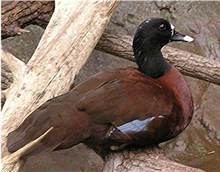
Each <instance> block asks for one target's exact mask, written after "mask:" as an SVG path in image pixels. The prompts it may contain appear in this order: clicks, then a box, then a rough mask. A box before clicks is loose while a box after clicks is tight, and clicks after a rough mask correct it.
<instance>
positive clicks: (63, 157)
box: [3, 1, 220, 172]
mask: <svg viewBox="0 0 220 172" xmlns="http://www.w3.org/2000/svg"><path fill="white" fill-rule="evenodd" d="M219 16H220V2H214V1H213V2H185V1H184V2H150V1H145V2H136V1H135V2H131V1H129V2H128V1H126V2H123V3H121V4H120V5H119V7H118V8H117V9H116V10H115V12H114V14H113V16H112V18H111V21H110V23H109V25H108V27H109V28H112V29H114V30H116V31H118V32H121V33H124V34H129V35H133V33H134V32H135V28H136V27H137V25H138V24H140V23H141V22H142V21H143V20H145V19H146V18H148V17H163V18H166V19H168V20H170V21H171V22H172V24H173V25H175V26H176V30H179V31H180V32H183V33H186V34H188V35H190V36H192V37H194V38H195V41H194V42H193V43H190V44H186V43H172V44H170V45H172V46H175V47H177V48H179V49H182V50H185V51H190V52H193V53H196V54H199V55H203V56H205V57H207V58H211V59H215V60H216V61H220V32H219V30H220V18H219ZM32 28H33V27H31V33H29V34H26V37H25V35H24V37H25V38H24V39H21V37H17V38H15V39H17V40H14V39H12V38H9V39H8V40H7V41H3V44H5V45H6V46H7V47H8V49H10V51H16V52H14V54H15V55H17V56H18V57H20V58H22V59H23V60H24V61H26V62H27V61H28V58H29V57H30V56H31V54H32V52H33V51H34V47H35V45H36V44H37V41H38V40H39V39H40V37H39V35H40V34H42V33H43V31H42V29H40V28H38V27H34V29H33V30H32ZM36 28H37V29H36ZM29 30H30V29H29ZM13 40H14V43H13ZM27 40H28V41H29V42H28V43H27V42H26V41H27ZM33 42H35V45H31V44H33ZM18 45H21V46H18ZM18 47H20V50H17V49H18ZM27 50H28V51H27ZM128 65H135V64H134V63H132V62H128V61H126V60H123V59H119V58H117V57H113V56H110V55H107V54H104V53H100V52H98V51H94V52H93V53H92V55H91V58H90V59H89V60H88V62H87V64H86V65H85V66H84V68H83V69H82V71H81V72H80V74H79V75H78V77H77V79H76V83H79V82H80V81H82V80H84V79H85V78H87V77H88V76H90V75H92V74H94V73H97V72H99V71H101V70H105V69H106V68H115V67H123V66H128ZM186 78H187V81H188V83H189V85H190V88H191V90H192V93H193V97H194V100H195V113H194V117H193V121H192V122H191V124H190V126H189V127H188V128H187V129H186V130H185V131H184V132H183V133H182V134H181V135H180V136H178V137H177V138H175V139H173V140H172V141H170V142H169V143H165V144H163V145H161V146H163V147H164V149H165V150H166V154H167V156H168V157H170V158H171V159H173V160H175V161H177V162H180V163H183V164H186V165H189V166H193V167H197V168H201V169H204V170H206V171H209V172H217V171H220V163H219V162H220V125H219V124H220V106H219V105H220V86H218V85H214V84H210V83H207V82H204V81H201V80H198V79H194V78H190V77H186ZM69 162H71V164H70V163H69ZM102 167H103V162H102V160H101V159H100V158H99V157H98V156H97V155H96V154H95V153H94V152H92V151H91V150H89V149H87V148H85V147H84V146H83V145H80V146H77V147H75V148H71V149H69V150H64V151H59V152H55V153H52V154H51V153H45V154H41V155H37V156H34V157H31V158H29V159H28V162H27V164H26V165H25V168H24V169H23V172H26V171H27V172H29V171H32V172H35V171H54V172H55V171H102Z"/></svg>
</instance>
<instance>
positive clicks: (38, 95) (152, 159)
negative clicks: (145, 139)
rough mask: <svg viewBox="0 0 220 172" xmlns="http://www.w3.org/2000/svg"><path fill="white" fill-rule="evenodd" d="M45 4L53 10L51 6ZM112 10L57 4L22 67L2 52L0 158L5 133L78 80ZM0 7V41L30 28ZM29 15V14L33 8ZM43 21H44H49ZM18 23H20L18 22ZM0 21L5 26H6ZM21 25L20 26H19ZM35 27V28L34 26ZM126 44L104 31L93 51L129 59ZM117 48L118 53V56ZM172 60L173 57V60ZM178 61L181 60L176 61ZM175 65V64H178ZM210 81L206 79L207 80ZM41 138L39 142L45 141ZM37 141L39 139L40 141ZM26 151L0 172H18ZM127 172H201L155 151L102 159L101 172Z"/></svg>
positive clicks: (103, 4)
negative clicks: (5, 77)
mask: <svg viewBox="0 0 220 172" xmlns="http://www.w3.org/2000/svg"><path fill="white" fill-rule="evenodd" d="M13 3H17V4H19V8H18V9H20V8H23V7H24V6H25V5H21V4H20V3H24V4H25V3H30V2H13ZM39 3H41V5H40V6H38V5H35V6H37V9H38V10H39V9H41V8H43V6H44V5H45V4H44V2H39ZM50 3H51V4H52V3H53V2H50ZM50 3H48V4H50ZM33 4H34V2H33ZM33 4H31V5H30V6H28V8H31V9H32V7H33ZM48 4H47V3H46V5H47V6H49V5H48ZM51 4H50V5H51ZM117 4H118V2H117V1H107V0H106V1H105V0H102V1H101V0H98V1H90V0H88V1H80V0H78V1H74V2H72V3H69V2H62V1H56V8H55V12H54V14H53V16H52V18H51V21H50V23H49V25H48V26H47V29H46V31H45V33H44V35H43V37H42V39H41V41H40V43H39V45H38V48H37V49H36V51H35V53H34V55H33V56H32V57H31V59H30V61H29V62H28V64H27V65H26V64H24V63H23V62H21V61H19V60H17V59H16V58H15V57H14V56H12V55H11V54H10V53H7V52H5V51H2V59H3V61H4V62H5V63H6V64H7V65H8V66H9V68H10V69H11V71H12V73H13V77H14V81H13V84H12V86H11V87H10V88H9V89H7V90H6V91H5V92H4V95H5V97H6V102H5V105H4V107H3V111H2V112H3V117H2V143H3V144H2V154H3V157H4V156H6V155H8V152H7V149H6V147H5V143H6V140H5V136H6V135H7V134H8V133H9V132H10V131H12V130H13V129H15V128H16V127H17V126H18V125H19V124H20V123H21V121H22V120H23V119H24V118H25V117H26V116H27V115H28V114H29V113H30V112H32V111H33V110H34V109H36V108H37V107H38V106H39V105H41V104H42V103H44V102H45V101H46V100H48V99H49V98H51V97H53V96H57V95H60V94H62V93H64V92H66V91H68V89H69V86H70V85H71V84H72V83H73V80H74V76H75V74H77V72H78V71H79V69H80V68H81V66H82V65H83V64H84V63H85V61H86V59H87V57H88V56H89V54H90V53H91V51H92V49H93V48H94V47H95V45H96V43H97V42H98V40H99V38H100V36H101V34H102V32H103V31H104V28H105V25H106V23H107V21H108V19H109V17H110V15H111V13H112V11H113V9H114V8H115V7H116V6H117ZM5 5H6V6H7V10H2V12H3V15H2V25H3V27H2V29H3V30H4V28H5V32H4V31H2V34H3V38H4V37H7V34H8V36H14V35H16V34H21V33H22V32H26V30H23V29H21V27H23V26H24V25H25V24H27V23H30V21H28V22H27V20H22V17H21V18H19V17H16V14H17V15H18V14H19V15H21V14H22V12H21V11H20V13H16V12H14V13H13V17H14V18H15V23H13V24H12V23H11V24H10V15H8V16H7V17H5V15H6V14H7V13H8V12H9V11H10V10H14V9H15V8H9V6H10V3H8V2H7V3H5ZM5 8H6V7H5ZM26 8H27V7H26ZM3 9H4V6H3ZM73 9H75V10H73ZM32 10H34V8H33V9H32ZM18 11H19V10H18ZM39 11H40V10H39ZM39 11H38V12H37V14H38V15H39V13H40V12H39ZM48 11H50V12H49V13H48V14H50V13H51V11H53V6H50V8H49V10H48ZM32 13H34V14H35V12H33V11H31V12H30V11H29V10H27V11H26V14H25V15H32ZM44 13H45V14H47V11H44ZM19 15H18V16H19ZM38 15H36V16H35V17H34V18H31V17H29V18H30V19H31V20H37V18H38V17H37V16H38ZM39 16H40V15H39ZM46 16H47V17H48V15H46ZM23 18H25V17H24V16H23ZM6 19H7V20H6ZM20 19H21V20H20ZM16 20H17V22H16ZM5 21H7V22H8V23H7V24H5ZM18 21H19V22H18ZM22 21H25V22H24V23H22ZM37 21H38V22H39V20H37ZM43 21H45V20H43ZM4 24H5V25H4ZM73 28H74V29H73ZM77 28H80V29H77ZM117 38H118V39H117ZM91 40H92V41H91ZM131 40H132V39H131V37H129V36H121V37H117V35H116V34H115V33H111V32H108V31H106V32H105V34H104V35H103V37H102V39H101V40H100V43H99V44H98V46H97V48H98V49H102V50H103V49H104V50H103V51H106V52H111V53H112V54H116V55H119V56H122V57H124V58H125V57H126V58H127V57H129V58H130V59H132V58H133V55H132V51H131ZM108 41H109V42H108ZM110 43H111V44H110ZM63 45H68V46H63ZM100 45H102V46H100ZM104 45H105V46H104ZM115 45H117V46H115ZM103 47H104V48H103ZM118 47H119V48H121V49H120V50H117V48H118ZM122 48H124V49H122ZM164 51H165V53H168V54H169V53H170V54H172V53H176V52H175V51H173V50H172V49H171V52H169V51H168V50H167V52H166V49H165V50H164ZM184 55H186V52H184ZM171 56H172V55H171ZM173 56H174V57H176V55H175V54H174V55H173ZM167 57H168V55H167ZM178 57H179V58H180V59H181V56H178ZM193 57H194V55H193V54H190V55H189V58H188V59H189V60H190V59H191V58H193ZM198 58H200V56H198ZM201 58H202V57H201ZM177 60H178V59H177ZM171 61H172V60H171ZM193 61H195V60H193ZM183 62H184V64H183V66H187V63H186V62H185V60H184V59H183V60H182V63H183ZM200 62H203V61H198V63H197V64H196V66H197V68H198V71H199V68H200V67H199V66H200ZM176 63H177V64H178V62H176ZM207 64H210V66H212V67H215V66H216V70H214V71H213V73H214V74H213V73H211V74H210V73H208V76H211V78H212V76H215V77H217V81H218V82H217V83H219V78H218V77H219V72H218V70H219V67H218V66H217V65H219V64H217V65H216V64H215V63H212V62H210V61H208V62H207ZM177 66H178V65H177ZM183 66H182V68H183V69H184V70H186V71H190V70H189V69H191V70H192V71H193V72H194V73H195V70H193V68H191V67H189V69H187V68H185V67H183ZM180 68H181V67H180ZM204 68H205V67H203V70H204ZM203 70H202V71H203ZM207 71H208V70H207ZM216 71H217V72H216ZM196 72H197V71H196ZM208 72H210V71H208ZM201 73H202V72H201ZM203 73H204V72H203ZM61 78H62V80H61ZM201 78H202V77H201ZM204 78H205V77H204ZM206 78H207V77H206ZM209 79H210V77H209V78H208V79H206V80H209ZM214 80H216V78H214V79H213V81H214ZM57 85H59V87H57ZM48 132H49V131H48ZM46 134H47V133H45V135H46ZM42 137H44V135H43V136H42ZM42 137H41V138H39V139H42ZM37 142H38V140H36V142H35V143H33V144H37ZM29 146H32V144H30V145H27V147H26V146H25V147H24V148H23V149H22V150H19V151H18V152H17V153H14V154H11V155H8V156H7V157H5V158H4V159H3V170H5V171H17V169H19V168H20V167H21V164H22V163H23V162H22V161H20V160H19V157H20V156H21V155H22V152H23V151H26V149H28V147H29ZM131 170H135V171H143V170H144V171H145V170H146V171H158V170H160V171H170V170H171V171H202V170H198V169H194V168H191V167H187V166H184V165H180V164H177V163H174V162H172V161H170V160H169V159H167V158H165V157H164V155H163V153H162V152H160V151H159V150H158V149H147V150H139V151H123V152H121V153H114V154H111V155H110V156H109V157H107V158H106V165H105V170H104V171H131Z"/></svg>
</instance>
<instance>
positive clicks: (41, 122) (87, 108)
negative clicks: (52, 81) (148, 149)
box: [7, 18, 193, 157]
mask: <svg viewBox="0 0 220 172" xmlns="http://www.w3.org/2000/svg"><path fill="white" fill-rule="evenodd" d="M171 41H185V42H191V41H193V39H192V38H191V37H189V36H185V35H182V34H179V33H178V32H176V31H175V28H174V26H173V25H172V24H170V23H169V22H168V21H166V20H164V19H161V18H152V19H149V20H146V21H144V22H143V23H142V24H141V25H140V26H139V27H138V29H137V32H136V34H135V36H134V41H133V50H134V56H135V58H136V61H137V64H138V69H137V68H132V67H128V68H120V69H113V70H110V71H106V72H101V73H98V74H96V75H94V76H92V77H90V78H89V79H87V80H86V81H84V82H83V83H81V84H79V85H78V86H76V87H75V88H73V89H72V90H70V91H69V92H67V93H66V94H63V95H61V96H58V97H55V98H52V99H51V100H48V101H47V102H46V103H44V104H43V105H42V106H40V107H39V108H38V109H36V110H35V111H34V112H32V113H31V114H30V115H29V116H28V117H27V118H26V119H25V120H24V122H23V123H22V124H21V125H20V126H19V127H18V128H17V129H16V130H15V131H13V132H11V133H10V134H9V135H8V137H7V141H8V142H7V147H8V150H9V152H14V151H16V150H18V149H19V148H21V147H23V146H24V145H26V144H27V143H29V142H31V141H32V140H34V139H36V138H38V137H39V136H41V135H42V134H44V133H45V132H46V131H47V130H48V129H49V128H51V127H53V129H52V130H51V131H50V132H49V134H48V135H47V136H46V137H45V138H44V139H43V140H42V141H41V143H40V144H38V145H37V146H36V147H34V148H32V149H30V150H29V151H28V152H26V154H25V155H24V156H25V157H26V156H30V155H33V154H37V153H40V152H43V151H48V150H50V151H53V150H60V149H66V148H70V147H72V146H74V145H77V144H79V143H85V144H86V145H88V146H89V147H91V148H96V147H97V146H99V147H103V148H104V149H106V150H107V149H108V150H115V149H121V148H123V147H124V146H126V145H152V144H158V143H160V142H164V141H167V140H169V139H172V138H173V137H175V136H177V135H178V134H180V133H181V132H182V131H183V130H184V129H185V128H186V127H187V126H188V124H189V123H190V121H191V118H192V114H193V100H192V95H191V92H190V89H189V87H188V85H187V83H186V81H185V79H184V77H183V76H182V75H181V74H180V72H179V71H178V70H177V69H175V67H173V66H172V65H171V64H169V63H168V62H167V61H166V60H165V59H164V58H163V55H162V53H161V48H162V47H163V46H164V45H166V44H167V43H169V42H171Z"/></svg>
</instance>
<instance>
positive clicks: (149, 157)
mask: <svg viewBox="0 0 220 172" xmlns="http://www.w3.org/2000/svg"><path fill="white" fill-rule="evenodd" d="M112 171H135V172H143V171H146V172H156V171H161V172H202V171H203V170H199V169H196V168H192V167H188V166H185V165H182V164H179V163H176V162H173V161H171V160H169V159H168V158H167V157H165V156H164V154H163V150H161V149H159V148H157V147H154V148H150V149H139V150H130V151H129V150H126V151H123V152H120V153H114V154H111V155H110V156H109V157H108V159H107V160H106V164H105V168H104V172H112Z"/></svg>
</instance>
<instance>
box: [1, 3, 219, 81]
mask: <svg viewBox="0 0 220 172" xmlns="http://www.w3.org/2000/svg"><path fill="white" fill-rule="evenodd" d="M2 7H3V8H2V37H3V38H6V37H9V36H14V35H16V34H21V33H22V31H24V32H26V30H23V29H21V27H22V28H23V27H24V26H26V25H27V24H30V23H33V24H37V25H40V26H43V27H46V23H47V22H49V19H50V16H51V15H52V12H53V7H54V2H52V1H50V2H13V3H11V4H10V3H8V2H5V3H3V5H2ZM131 45H132V37H131V36H128V35H122V34H117V33H114V32H113V31H110V30H105V31H104V34H103V35H102V37H101V39H100V41H99V42H98V44H97V46H96V49H98V50H100V51H104V52H107V53H110V54H113V55H116V56H118V57H122V58H126V59H129V60H132V61H134V57H133V51H132V48H131ZM163 52H164V55H165V58H167V60H168V61H170V62H171V63H172V64H173V65H174V66H175V67H177V68H178V69H179V70H180V71H181V72H182V73H183V74H185V75H188V76H192V77H195V78H198V79H202V80H205V81H208V82H212V83H214V84H218V85H220V62H217V61H215V60H212V59H209V58H205V57H202V56H199V55H195V54H192V53H189V52H185V51H181V50H178V49H176V48H172V47H169V46H166V47H165V48H164V50H163Z"/></svg>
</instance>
